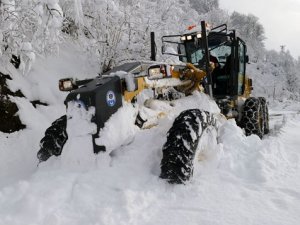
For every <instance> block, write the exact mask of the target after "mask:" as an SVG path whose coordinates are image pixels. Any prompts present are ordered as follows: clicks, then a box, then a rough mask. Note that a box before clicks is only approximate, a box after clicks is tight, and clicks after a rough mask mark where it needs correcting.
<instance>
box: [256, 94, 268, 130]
mask: <svg viewBox="0 0 300 225" xmlns="http://www.w3.org/2000/svg"><path fill="white" fill-rule="evenodd" d="M258 99H259V101H260V104H261V108H262V114H263V133H264V134H268V133H269V132H270V127H269V109H268V105H267V101H266V99H265V98H264V97H259V98H258Z"/></svg>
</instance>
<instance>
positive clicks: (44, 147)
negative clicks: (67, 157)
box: [37, 115, 68, 162]
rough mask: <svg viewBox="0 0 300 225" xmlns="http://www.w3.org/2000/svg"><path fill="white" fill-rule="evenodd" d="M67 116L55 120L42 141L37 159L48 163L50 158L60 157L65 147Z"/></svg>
mask: <svg viewBox="0 0 300 225" xmlns="http://www.w3.org/2000/svg"><path fill="white" fill-rule="evenodd" d="M66 128H67V116H66V115H64V116H62V117H60V118H59V119H57V120H55V121H54V122H53V123H52V125H51V126H50V127H49V128H48V129H47V130H46V132H45V136H44V137H43V138H42V140H41V141H40V147H41V149H40V150H39V151H38V153H37V158H38V159H39V160H40V162H41V161H46V160H47V159H48V158H49V157H50V156H52V155H55V156H58V155H60V154H61V151H62V149H63V146H64V145H65V143H66V141H67V139H68V135H67V131H66Z"/></svg>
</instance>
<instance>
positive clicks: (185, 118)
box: [160, 109, 215, 184]
mask: <svg viewBox="0 0 300 225" xmlns="http://www.w3.org/2000/svg"><path fill="white" fill-rule="evenodd" d="M214 124H215V119H214V118H213V116H212V115H211V114H209V113H208V112H202V111H200V110H199V109H190V110H186V111H183V112H182V113H181V114H180V115H179V116H178V117H177V118H176V119H175V121H174V123H173V126H172V127H171V129H170V130H169V131H168V134H167V141H166V143H165V144H164V146H163V150H162V151H163V157H162V160H161V174H160V178H162V179H165V180H167V181H168V182H169V183H172V184H174V183H176V184H182V183H185V182H186V181H188V180H189V179H190V177H191V176H192V174H193V168H194V165H193V163H194V159H195V155H196V150H197V146H198V142H199V139H200V137H201V135H202V133H203V131H204V130H205V129H206V128H207V127H208V125H214Z"/></svg>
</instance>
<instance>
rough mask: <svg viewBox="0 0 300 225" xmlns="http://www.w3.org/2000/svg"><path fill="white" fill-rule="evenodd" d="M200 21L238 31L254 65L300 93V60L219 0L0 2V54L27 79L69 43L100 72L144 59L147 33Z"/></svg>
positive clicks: (183, 27) (251, 17)
mask: <svg viewBox="0 0 300 225" xmlns="http://www.w3.org/2000/svg"><path fill="white" fill-rule="evenodd" d="M201 20H206V21H208V22H209V23H211V24H212V25H213V26H216V25H219V24H222V23H227V24H228V27H229V28H230V29H236V30H237V32H238V34H239V36H241V37H242V38H243V39H244V40H245V41H246V42H247V45H248V54H249V56H250V59H251V60H252V62H255V63H257V62H260V65H263V63H267V62H268V63H271V64H272V65H273V66H274V71H277V72H274V76H278V74H282V73H281V72H278V71H280V70H282V71H285V73H286V74H285V80H286V82H287V86H288V88H289V89H290V90H289V91H291V92H295V91H297V92H300V90H299V77H300V74H299V72H298V71H300V70H299V69H300V62H299V60H295V59H294V58H293V57H292V56H291V54H290V53H289V51H287V50H285V49H283V50H282V51H281V52H276V51H267V50H265V48H264V40H265V38H266V37H265V32H264V27H263V26H262V25H261V24H260V22H259V19H258V18H257V17H256V16H254V15H251V14H249V15H244V14H241V13H238V12H233V13H232V14H229V13H228V12H227V11H224V10H222V9H220V7H219V1H218V0H139V1H133V0H109V1H108V0H91V1H82V0H0V54H1V55H2V61H5V60H6V61H7V62H9V61H10V60H11V58H12V55H14V56H19V57H20V59H21V65H20V69H21V70H22V71H23V74H26V73H28V71H30V68H31V65H32V63H34V60H35V58H36V57H37V56H39V55H50V54H58V53H59V44H60V43H64V42H69V41H72V42H76V43H78V45H81V46H82V47H83V48H84V49H85V50H86V51H87V52H89V53H91V55H93V56H95V57H97V61H98V63H99V72H100V73H101V72H102V71H105V70H107V69H109V68H111V67H113V66H115V65H117V64H119V63H121V62H123V61H126V60H137V59H142V60H148V59H149V56H150V46H149V44H150V43H149V39H150V38H149V34H150V31H155V32H156V36H157V37H160V36H161V35H163V34H176V33H180V32H184V31H186V28H187V27H188V26H190V25H194V24H200V21H201ZM269 38H272V37H269ZM158 44H159V43H158ZM158 49H159V46H158ZM159 57H160V56H159Z"/></svg>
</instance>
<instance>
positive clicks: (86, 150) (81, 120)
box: [61, 101, 97, 170]
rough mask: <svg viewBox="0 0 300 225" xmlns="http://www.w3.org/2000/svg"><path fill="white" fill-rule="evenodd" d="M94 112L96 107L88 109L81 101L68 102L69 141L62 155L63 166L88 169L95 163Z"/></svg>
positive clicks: (95, 129) (95, 128) (95, 127)
mask: <svg viewBox="0 0 300 225" xmlns="http://www.w3.org/2000/svg"><path fill="white" fill-rule="evenodd" d="M94 114H95V108H94V107H90V108H89V109H88V110H86V108H85V107H84V105H83V104H82V103H81V102H79V101H72V102H69V103H68V110H67V120H68V122H67V133H68V141H67V143H66V145H65V146H64V149H63V151H62V155H61V163H62V166H63V167H67V168H72V169H75V170H76V169H88V168H90V167H91V166H92V165H93V163H95V155H94V150H93V142H92V135H93V134H95V133H96V131H97V126H96V124H94V123H92V122H91V119H92V117H93V115H94Z"/></svg>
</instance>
